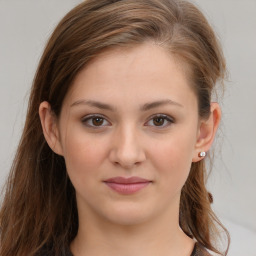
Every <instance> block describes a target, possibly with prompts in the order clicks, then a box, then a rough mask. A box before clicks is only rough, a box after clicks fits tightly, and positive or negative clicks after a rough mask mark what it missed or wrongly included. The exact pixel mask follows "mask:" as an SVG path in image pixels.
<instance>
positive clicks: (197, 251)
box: [191, 243, 212, 256]
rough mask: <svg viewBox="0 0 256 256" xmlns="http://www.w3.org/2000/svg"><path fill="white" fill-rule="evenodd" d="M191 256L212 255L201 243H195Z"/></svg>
mask: <svg viewBox="0 0 256 256" xmlns="http://www.w3.org/2000/svg"><path fill="white" fill-rule="evenodd" d="M191 256H212V255H211V254H210V253H209V252H208V251H207V250H206V249H205V248H204V247H203V246H202V245H200V244H199V243H196V244H195V247H194V250H193V252H192V254H191Z"/></svg>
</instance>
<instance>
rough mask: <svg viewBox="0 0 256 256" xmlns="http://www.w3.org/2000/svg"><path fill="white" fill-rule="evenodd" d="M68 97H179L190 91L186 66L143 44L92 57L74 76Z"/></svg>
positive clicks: (163, 50)
mask: <svg viewBox="0 0 256 256" xmlns="http://www.w3.org/2000/svg"><path fill="white" fill-rule="evenodd" d="M70 92H71V93H69V96H70V97H69V98H72V100H74V99H77V98H79V97H81V96H82V95H83V96H84V97H85V96H93V97H97V96H102V97H104V99H106V100H110V101H111V97H112V99H114V97H128V96H129V95H134V96H136V98H137V99H139V98H140V99H142V98H143V97H153V96H155V97H156V98H157V97H163V96H164V95H173V97H177V98H179V97H180V96H181V95H186V96H188V94H189V93H190V94H191V92H192V90H191V85H190V82H189V78H188V72H187V66H186V65H184V64H183V63H182V62H181V61H179V59H177V58H175V57H174V56H172V55H171V54H170V53H169V52H168V51H167V50H166V49H165V48H163V47H161V46H159V45H156V44H154V43H144V44H141V45H138V46H134V47H130V48H117V49H111V50H108V51H105V52H103V53H101V54H100V55H99V56H97V57H96V58H94V59H93V60H92V61H91V62H90V63H89V64H88V65H86V67H84V69H82V71H80V73H79V74H78V75H77V76H76V78H75V80H74V82H73V85H72V87H71V91H70Z"/></svg>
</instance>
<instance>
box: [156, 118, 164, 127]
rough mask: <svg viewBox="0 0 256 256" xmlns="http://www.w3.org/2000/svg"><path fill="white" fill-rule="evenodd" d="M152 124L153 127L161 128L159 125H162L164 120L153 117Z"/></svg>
mask: <svg viewBox="0 0 256 256" xmlns="http://www.w3.org/2000/svg"><path fill="white" fill-rule="evenodd" d="M153 123H154V125H155V126H161V125H163V124H164V118H162V117H155V118H154V119H153Z"/></svg>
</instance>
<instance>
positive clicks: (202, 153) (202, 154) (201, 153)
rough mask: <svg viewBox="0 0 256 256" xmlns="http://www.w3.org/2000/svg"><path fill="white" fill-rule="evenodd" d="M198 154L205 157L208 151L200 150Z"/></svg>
mask: <svg viewBox="0 0 256 256" xmlns="http://www.w3.org/2000/svg"><path fill="white" fill-rule="evenodd" d="M198 156H199V157H204V156H206V153H205V152H204V151H202V152H199V153H198Z"/></svg>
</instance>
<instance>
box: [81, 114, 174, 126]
mask: <svg viewBox="0 0 256 256" xmlns="http://www.w3.org/2000/svg"><path fill="white" fill-rule="evenodd" d="M97 117H99V118H102V119H104V120H105V121H107V122H108V123H110V125H111V122H110V121H109V120H108V118H106V117H105V116H104V115H102V114H89V115H86V116H84V117H83V118H82V119H81V120H82V122H85V121H88V120H90V119H92V118H97ZM156 117H159V118H164V119H165V120H166V121H168V122H169V125H170V124H171V123H175V119H174V118H173V117H172V116H170V115H167V114H163V113H157V114H153V115H151V116H150V117H149V118H148V119H147V121H146V122H145V123H144V125H145V124H147V123H148V122H149V121H150V120H152V119H153V118H156ZM89 126H91V127H95V128H96V127H97V128H100V127H106V126H108V125H102V126H94V125H89ZM146 126H150V125H146ZM166 126H168V125H166ZM166 126H156V127H159V128H161V127H166Z"/></svg>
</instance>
